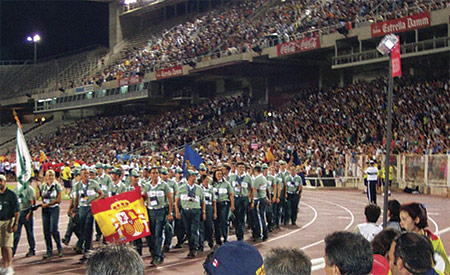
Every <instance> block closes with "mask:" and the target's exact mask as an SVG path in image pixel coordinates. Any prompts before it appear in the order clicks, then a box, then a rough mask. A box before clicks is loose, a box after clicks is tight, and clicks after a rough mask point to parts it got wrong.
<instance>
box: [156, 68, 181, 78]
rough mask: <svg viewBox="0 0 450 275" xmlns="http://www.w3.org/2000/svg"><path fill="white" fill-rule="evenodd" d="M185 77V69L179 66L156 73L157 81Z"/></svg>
mask: <svg viewBox="0 0 450 275" xmlns="http://www.w3.org/2000/svg"><path fill="white" fill-rule="evenodd" d="M180 75H183V67H182V66H177V67H172V68H168V69H162V70H157V71H156V79H164V78H169V77H175V76H180Z"/></svg>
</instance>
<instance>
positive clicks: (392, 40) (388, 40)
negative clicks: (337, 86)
mask: <svg viewBox="0 0 450 275" xmlns="http://www.w3.org/2000/svg"><path fill="white" fill-rule="evenodd" d="M398 42H399V39H398V37H397V36H396V35H394V34H388V35H386V36H385V37H384V38H383V39H382V40H381V42H380V44H379V45H378V47H377V50H378V51H379V52H380V53H381V54H382V55H386V54H389V82H388V106H387V127H386V128H387V129H386V132H387V140H386V159H385V165H386V166H385V174H384V175H385V176H384V179H385V181H384V206H383V227H386V225H387V208H388V196H389V189H388V186H389V167H390V164H389V162H390V151H391V140H392V91H393V89H394V77H393V74H392V71H393V68H392V64H393V63H392V54H391V52H392V50H393V49H394V47H395V46H399V45H398ZM398 58H399V59H400V55H399V56H398ZM397 64H398V66H400V61H399V60H398V63H396V65H397ZM397 69H398V68H394V70H397Z"/></svg>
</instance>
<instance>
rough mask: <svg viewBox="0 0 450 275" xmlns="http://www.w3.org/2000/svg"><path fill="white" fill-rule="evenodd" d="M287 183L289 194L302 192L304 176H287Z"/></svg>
mask: <svg viewBox="0 0 450 275" xmlns="http://www.w3.org/2000/svg"><path fill="white" fill-rule="evenodd" d="M286 185H287V192H288V194H298V193H300V186H301V185H302V178H300V176H299V175H295V176H294V177H292V176H291V175H289V176H288V177H286Z"/></svg>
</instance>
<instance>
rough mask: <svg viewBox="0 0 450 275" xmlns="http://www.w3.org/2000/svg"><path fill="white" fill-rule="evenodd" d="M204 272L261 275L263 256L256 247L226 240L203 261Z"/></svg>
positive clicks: (263, 272)
mask: <svg viewBox="0 0 450 275" xmlns="http://www.w3.org/2000/svg"><path fill="white" fill-rule="evenodd" d="M203 268H204V269H205V272H206V274H208V275H216V274H241V275H245V274H256V275H263V274H265V271H264V264H263V258H262V256H261V254H260V253H259V251H258V249H256V248H255V247H254V246H252V245H250V244H248V243H246V242H242V241H239V242H236V241H235V242H227V243H224V244H223V245H221V246H220V247H219V248H218V249H217V250H215V251H214V252H211V253H210V254H209V255H208V257H207V258H206V260H205V262H204V263H203Z"/></svg>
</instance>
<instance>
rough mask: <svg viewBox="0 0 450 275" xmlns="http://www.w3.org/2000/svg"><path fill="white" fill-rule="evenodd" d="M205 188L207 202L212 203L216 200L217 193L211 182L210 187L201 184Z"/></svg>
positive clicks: (207, 203)
mask: <svg viewBox="0 0 450 275" xmlns="http://www.w3.org/2000/svg"><path fill="white" fill-rule="evenodd" d="M201 187H202V189H203V193H204V194H205V204H206V205H212V203H213V202H214V201H216V195H215V194H214V190H213V187H212V186H211V184H208V187H205V186H203V184H202V185H201Z"/></svg>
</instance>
